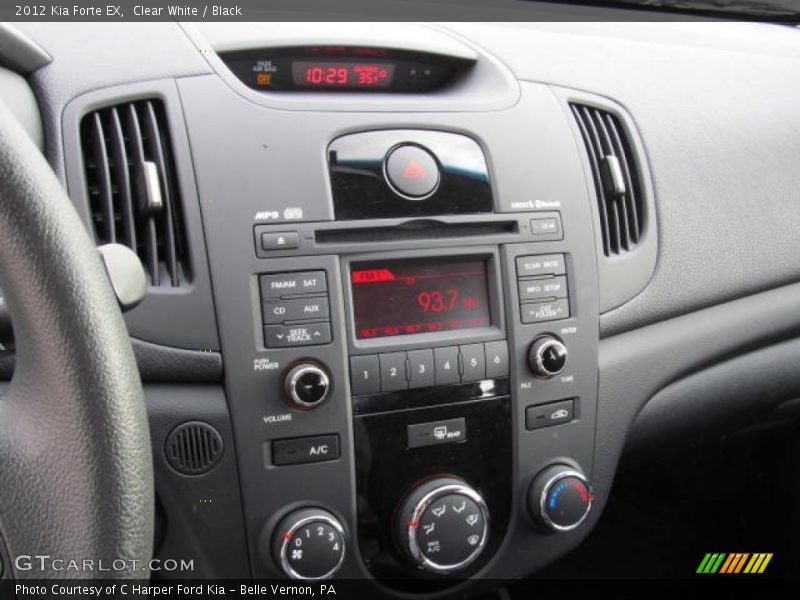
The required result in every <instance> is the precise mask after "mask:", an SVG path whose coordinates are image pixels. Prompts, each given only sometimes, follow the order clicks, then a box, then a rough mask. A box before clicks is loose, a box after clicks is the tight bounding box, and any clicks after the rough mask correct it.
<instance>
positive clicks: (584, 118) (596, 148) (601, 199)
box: [570, 103, 644, 256]
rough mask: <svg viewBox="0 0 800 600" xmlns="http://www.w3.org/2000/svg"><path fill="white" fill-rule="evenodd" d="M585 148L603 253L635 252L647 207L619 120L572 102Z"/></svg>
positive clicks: (601, 110)
mask: <svg viewBox="0 0 800 600" xmlns="http://www.w3.org/2000/svg"><path fill="white" fill-rule="evenodd" d="M570 108H571V110H572V114H573V116H574V117H575V120H576V123H577V125H578V129H579V130H580V133H581V137H582V138H583V142H584V144H585V146H586V153H587V155H588V157H589V164H590V167H591V171H592V177H593V178H594V182H595V192H596V194H597V201H598V214H599V215H600V231H601V239H602V243H603V252H604V253H605V255H606V256H616V255H620V254H624V253H625V252H629V251H631V250H633V249H634V248H635V247H636V245H637V244H638V243H639V240H640V239H641V236H642V232H643V223H644V207H643V204H642V202H643V199H642V195H641V193H640V190H641V186H640V182H639V171H638V169H637V166H636V161H635V159H634V155H633V152H632V151H631V145H630V143H629V141H628V138H627V136H626V133H625V129H624V127H623V126H622V122H621V121H620V119H619V118H618V117H617V116H616V115H614V114H613V113H611V112H608V111H606V110H603V109H600V108H596V107H593V106H587V105H582V104H575V103H571V104H570Z"/></svg>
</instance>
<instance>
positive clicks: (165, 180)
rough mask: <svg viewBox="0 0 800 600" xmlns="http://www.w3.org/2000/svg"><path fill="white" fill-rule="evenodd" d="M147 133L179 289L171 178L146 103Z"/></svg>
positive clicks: (167, 245)
mask: <svg viewBox="0 0 800 600" xmlns="http://www.w3.org/2000/svg"><path fill="white" fill-rule="evenodd" d="M144 122H145V131H146V132H147V141H148V144H149V149H150V156H152V157H153V158H154V162H155V163H156V168H157V169H158V175H159V180H160V182H161V195H162V198H163V199H164V220H165V222H164V246H165V249H166V261H167V272H168V273H169V276H170V279H171V281H172V285H173V286H175V287H177V286H178V284H179V282H180V279H179V273H178V254H177V251H176V248H175V226H174V225H173V219H172V213H173V209H172V196H171V193H170V192H171V190H170V177H169V176H168V173H167V165H166V160H165V158H164V146H163V144H162V143H161V134H160V132H159V128H158V122H157V121H156V111H155V109H154V108H153V103H152V102H149V101H148V102H145V110H144Z"/></svg>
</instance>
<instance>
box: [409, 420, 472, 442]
mask: <svg viewBox="0 0 800 600" xmlns="http://www.w3.org/2000/svg"><path fill="white" fill-rule="evenodd" d="M465 441H467V421H466V419H464V417H461V418H460V419H449V420H447V421H434V422H432V423H417V424H415V425H409V426H408V447H409V448H420V447H422V446H433V445H436V444H448V443H451V442H465Z"/></svg>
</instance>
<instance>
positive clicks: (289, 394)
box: [283, 362, 331, 410]
mask: <svg viewBox="0 0 800 600" xmlns="http://www.w3.org/2000/svg"><path fill="white" fill-rule="evenodd" d="M330 389H331V378H330V375H328V372H327V371H326V370H325V369H324V368H323V367H322V366H320V365H318V364H316V363H312V362H302V363H298V364H296V365H294V366H293V367H291V368H290V369H289V370H288V371H287V372H286V373H285V374H284V376H283V393H284V397H285V398H286V400H287V401H288V402H289V404H291V405H292V406H294V407H295V408H299V409H302V410H309V409H311V408H315V407H316V406H319V405H320V404H322V403H323V402H325V399H326V398H327V397H328V392H329V391H330Z"/></svg>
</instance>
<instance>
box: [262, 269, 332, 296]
mask: <svg viewBox="0 0 800 600" xmlns="http://www.w3.org/2000/svg"><path fill="white" fill-rule="evenodd" d="M259 285H260V287H261V297H262V298H285V297H287V296H299V295H302V294H321V293H323V292H327V291H328V281H327V279H326V278H325V271H306V272H302V273H281V274H278V275H262V276H261V277H259Z"/></svg>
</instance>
